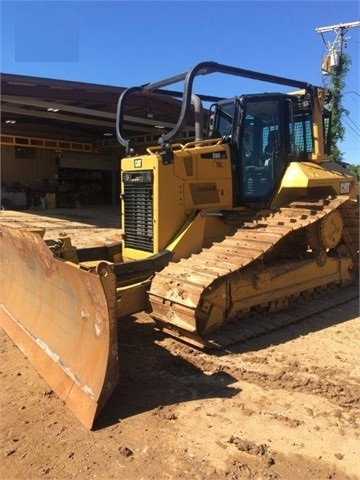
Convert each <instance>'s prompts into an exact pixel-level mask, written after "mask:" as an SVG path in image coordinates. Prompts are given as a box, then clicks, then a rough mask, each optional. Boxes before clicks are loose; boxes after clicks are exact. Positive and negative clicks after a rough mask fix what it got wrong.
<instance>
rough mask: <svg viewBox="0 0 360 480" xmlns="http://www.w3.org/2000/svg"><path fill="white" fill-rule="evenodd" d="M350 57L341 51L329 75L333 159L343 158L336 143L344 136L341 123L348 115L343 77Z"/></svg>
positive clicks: (347, 70) (347, 69)
mask: <svg viewBox="0 0 360 480" xmlns="http://www.w3.org/2000/svg"><path fill="white" fill-rule="evenodd" d="M350 66H351V58H350V56H349V55H347V54H346V53H342V54H341V55H340V58H339V63H338V65H335V66H333V67H332V69H331V71H330V75H329V82H328V88H329V89H330V90H331V91H332V99H331V102H330V107H331V112H332V113H331V117H332V122H331V149H330V152H331V155H332V156H333V158H334V159H335V160H340V161H341V160H343V158H344V153H343V152H341V151H340V150H339V147H338V144H339V142H341V141H342V140H343V139H344V137H345V128H344V126H343V123H342V118H343V116H344V115H346V116H348V115H349V110H347V109H346V108H344V106H343V96H344V88H345V77H346V75H347V73H348V72H349V70H350Z"/></svg>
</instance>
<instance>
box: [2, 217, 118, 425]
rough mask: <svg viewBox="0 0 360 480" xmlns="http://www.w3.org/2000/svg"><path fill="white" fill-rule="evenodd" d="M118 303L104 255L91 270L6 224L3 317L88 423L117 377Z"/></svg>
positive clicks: (50, 381) (15, 338)
mask: <svg viewBox="0 0 360 480" xmlns="http://www.w3.org/2000/svg"><path fill="white" fill-rule="evenodd" d="M115 306H116V305H115V276H114V274H113V272H112V270H111V269H110V268H109V267H108V266H107V265H106V264H105V263H99V265H98V267H97V269H96V272H95V273H90V272H88V271H85V270H82V269H80V268H78V266H76V265H74V264H70V263H66V262H64V261H62V260H59V259H57V258H55V257H54V256H53V254H52V252H51V250H50V249H49V248H48V247H47V245H46V244H45V242H44V241H43V239H42V238H41V237H40V236H39V235H36V234H34V233H31V232H29V231H22V230H18V229H15V228H9V227H5V226H1V227H0V325H1V326H2V327H3V328H4V330H5V331H6V332H7V334H8V335H9V337H10V338H11V339H12V340H13V342H14V343H15V344H16V345H17V346H18V347H19V348H20V350H21V351H22V352H23V354H24V355H25V356H26V357H27V358H28V359H29V360H30V362H31V363H32V364H33V365H34V366H35V368H36V369H37V370H38V372H39V373H40V375H41V376H42V377H43V378H44V379H45V380H46V382H47V383H48V384H49V385H50V387H51V388H52V389H53V390H54V391H55V392H56V394H57V395H58V396H59V397H60V398H61V399H62V400H64V401H65V402H66V404H67V406H68V408H69V409H70V410H71V411H72V412H73V413H74V414H75V415H76V417H77V418H78V419H79V420H80V421H81V422H82V423H83V424H84V425H85V426H86V427H87V428H92V426H93V422H94V419H95V417H96V415H97V414H98V412H99V411H100V409H101V408H102V406H103V405H104V404H105V402H106V401H107V399H108V398H109V396H110V395H111V393H112V391H113V390H114V388H115V387H116V385H117V383H118V371H119V369H118V349H117V332H116V314H115Z"/></svg>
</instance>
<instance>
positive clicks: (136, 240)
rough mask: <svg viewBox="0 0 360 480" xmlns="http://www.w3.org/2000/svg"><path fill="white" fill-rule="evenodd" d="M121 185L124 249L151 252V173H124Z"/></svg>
mask: <svg viewBox="0 0 360 480" xmlns="http://www.w3.org/2000/svg"><path fill="white" fill-rule="evenodd" d="M123 185H124V196H125V197H124V243H125V247H128V248H135V249H137V250H144V251H146V252H153V248H154V235H153V175H152V172H151V171H150V170H144V171H141V172H124V173H123Z"/></svg>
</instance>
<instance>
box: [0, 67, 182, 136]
mask: <svg viewBox="0 0 360 480" xmlns="http://www.w3.org/2000/svg"><path fill="white" fill-rule="evenodd" d="M125 88H126V87H117V86H111V85H100V84H92V83H83V82H73V81H68V80H56V79H50V78H39V77H32V76H24V75H15V74H9V73H2V74H1V133H2V134H8V135H10V134H13V132H16V134H17V135H31V136H40V137H51V138H59V139H62V140H78V141H87V142H97V141H100V140H103V139H104V138H105V137H104V136H106V137H107V138H111V135H112V138H116V135H115V118H116V107H117V102H118V99H119V97H120V95H121V93H122V92H123V91H124V90H125ZM180 106H181V105H180V102H179V100H177V99H175V98H172V97H168V96H161V98H159V96H158V95H154V94H151V93H149V94H146V95H144V94H142V95H136V94H134V95H133V96H132V97H131V99H130V100H129V104H128V105H127V110H126V112H125V117H124V129H125V131H126V132H127V134H128V135H129V136H131V135H139V134H140V135H141V134H145V135H146V134H151V135H156V134H158V135H159V136H160V134H161V133H162V132H161V130H159V127H162V128H165V129H170V128H172V126H173V124H174V123H175V122H176V120H177V118H178V115H179V111H180ZM11 120H15V122H16V123H9V121H11ZM110 134H111V135H110Z"/></svg>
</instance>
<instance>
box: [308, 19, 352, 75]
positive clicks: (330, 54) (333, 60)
mask: <svg viewBox="0 0 360 480" xmlns="http://www.w3.org/2000/svg"><path fill="white" fill-rule="evenodd" d="M354 27H360V21H359V22H350V23H339V24H338V25H331V26H329V27H320V28H316V29H315V31H316V32H317V33H320V35H321V38H322V39H323V42H324V44H325V46H326V48H327V54H326V55H325V57H324V59H323V62H322V65H321V68H322V72H323V74H324V75H330V73H331V69H332V67H338V66H339V64H340V58H341V55H342V52H343V48H344V41H346V39H344V36H345V33H346V32H347V31H348V30H349V28H354ZM328 32H335V34H336V36H335V40H334V41H333V42H332V43H331V42H326V41H325V37H324V34H325V33H328Z"/></svg>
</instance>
